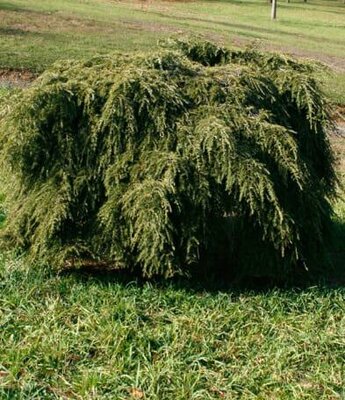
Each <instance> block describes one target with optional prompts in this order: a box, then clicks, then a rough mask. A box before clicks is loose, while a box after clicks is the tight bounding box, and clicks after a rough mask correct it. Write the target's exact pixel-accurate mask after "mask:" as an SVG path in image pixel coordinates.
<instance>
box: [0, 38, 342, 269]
mask: <svg viewBox="0 0 345 400" xmlns="http://www.w3.org/2000/svg"><path fill="white" fill-rule="evenodd" d="M312 69H313V68H312V67H311V66H310V65H309V64H307V63H301V62H297V61H295V60H293V59H291V58H287V57H284V56H280V55H272V54H264V53H259V52H256V51H253V50H245V51H232V50H228V49H223V48H218V47H216V46H215V45H213V44H211V43H208V42H205V43H204V42H197V41H177V42H174V45H172V46H170V47H165V48H162V49H161V50H158V51H157V52H156V53H151V54H135V55H132V54H131V55H128V54H123V55H121V54H118V55H112V56H104V57H95V58H93V59H91V60H89V61H86V62H85V61H83V62H64V63H60V64H56V65H54V66H53V67H52V68H51V69H50V70H48V71H47V72H45V73H44V74H43V75H42V76H41V77H40V78H39V79H38V80H37V81H36V82H35V83H34V85H33V86H32V87H30V88H29V89H27V90H25V92H23V93H22V94H21V95H20V96H16V97H14V98H13V99H12V101H11V103H10V106H9V110H10V111H8V110H7V112H6V113H3V117H2V119H1V159H2V160H1V161H2V164H3V165H2V170H3V171H4V172H5V178H6V179H5V180H6V185H5V192H6V200H7V205H6V208H7V209H8V218H7V223H6V227H5V229H4V230H3V233H2V237H3V241H4V240H7V241H9V242H10V243H12V244H13V245H16V246H20V247H21V248H24V249H26V250H27V252H28V254H29V255H30V257H32V259H33V260H38V259H39V260H42V259H43V260H45V261H47V262H50V263H52V264H53V265H54V266H57V267H60V268H61V267H66V266H79V265H87V264H88V263H95V264H98V265H104V266H111V267H115V268H129V269H136V270H139V271H140V273H141V274H142V275H144V276H147V277H150V276H153V275H164V276H172V275H174V274H177V273H186V272H188V271H189V270H190V269H191V268H195V266H200V265H206V264H207V265H209V266H210V267H211V268H214V267H215V266H216V265H221V266H222V268H224V269H227V270H231V271H236V272H237V273H238V272H239V273H241V272H243V271H246V273H248V271H249V273H255V274H260V273H264V274H271V273H275V274H278V275H280V276H283V275H285V274H286V273H287V272H289V271H290V272H291V271H296V268H301V269H303V268H308V267H310V266H312V265H313V259H314V258H315V257H317V256H318V254H319V250H321V249H322V244H323V238H324V231H325V229H326V226H327V222H328V220H329V216H330V213H331V207H330V203H329V201H330V199H331V197H332V196H333V195H334V186H335V181H336V178H335V173H334V170H333V166H332V163H333V156H332V152H331V149H330V146H329V142H328V139H327V136H326V128H327V124H328V121H329V118H328V113H327V109H326V105H325V101H324V98H323V95H322V93H321V92H320V89H319V87H318V85H317V83H316V82H315V80H314V79H313V77H312ZM262 268H263V269H264V272H262V271H261V270H260V269H262Z"/></svg>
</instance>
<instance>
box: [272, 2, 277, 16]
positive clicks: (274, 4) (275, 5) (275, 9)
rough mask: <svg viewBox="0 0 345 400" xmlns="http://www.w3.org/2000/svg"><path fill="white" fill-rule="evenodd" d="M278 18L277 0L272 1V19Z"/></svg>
mask: <svg viewBox="0 0 345 400" xmlns="http://www.w3.org/2000/svg"><path fill="white" fill-rule="evenodd" d="M276 18H277V0H272V11H271V19H276Z"/></svg>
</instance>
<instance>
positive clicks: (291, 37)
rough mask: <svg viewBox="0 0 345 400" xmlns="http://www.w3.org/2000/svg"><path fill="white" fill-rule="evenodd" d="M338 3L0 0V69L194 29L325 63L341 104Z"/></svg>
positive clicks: (343, 82)
mask: <svg viewBox="0 0 345 400" xmlns="http://www.w3.org/2000/svg"><path fill="white" fill-rule="evenodd" d="M344 30H345V5H344V4H343V2H342V1H341V0H310V1H309V2H308V3H304V2H303V1H299V0H295V1H293V2H291V3H289V4H288V3H279V10H278V20H277V21H275V22H272V21H271V20H270V6H269V4H268V3H267V1H266V0H246V1H238V0H229V1H224V0H223V1H222V0H212V1H190V2H182V1H177V2H168V1H165V2H162V1H155V0H152V1H151V2H150V1H148V0H143V1H142V2H140V1H139V2H138V1H115V0H112V1H111V0H84V1H81V0H54V1H53V0H7V1H0V68H16V69H18V68H27V69H31V70H35V71H42V70H43V69H44V68H46V67H47V66H48V65H50V64H51V63H52V62H54V61H55V60H57V59H61V58H82V57H89V56H91V55H94V54H99V53H108V52H112V51H114V50H122V51H128V50H138V49H150V48H152V47H154V46H156V45H157V41H158V40H159V39H162V38H165V37H167V36H169V35H173V34H177V33H184V34H201V35H204V36H206V37H208V38H210V39H213V40H216V41H218V42H221V43H224V44H226V45H230V44H231V45H234V46H245V45H253V44H254V45H255V46H257V47H259V48H262V49H268V50H278V51H285V52H289V53H293V54H295V55H297V56H299V57H307V58H312V59H316V60H319V61H322V62H325V63H327V64H329V65H331V66H332V67H333V69H334V70H333V73H332V74H330V75H326V74H323V76H322V78H323V79H324V80H325V88H326V90H327V92H328V94H329V95H330V96H331V97H332V99H333V100H334V102H337V103H344V104H345V40H344Z"/></svg>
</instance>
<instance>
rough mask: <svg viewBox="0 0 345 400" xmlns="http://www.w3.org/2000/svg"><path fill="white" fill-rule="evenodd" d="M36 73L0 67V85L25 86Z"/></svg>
mask: <svg viewBox="0 0 345 400" xmlns="http://www.w3.org/2000/svg"><path fill="white" fill-rule="evenodd" d="M36 77H37V74H35V73H33V72H31V71H28V70H11V69H10V70H9V69H0V86H10V87H11V86H12V87H13V86H15V87H26V86H28V85H29V84H30V83H31V82H32V81H33V80H34V79H35V78H36Z"/></svg>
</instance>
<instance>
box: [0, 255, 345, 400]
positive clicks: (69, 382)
mask: <svg viewBox="0 0 345 400" xmlns="http://www.w3.org/2000/svg"><path fill="white" fill-rule="evenodd" d="M0 277H1V283H0V285H1V292H0V321H1V322H0V323H1V329H0V348H1V352H0V398H1V399H11V400H13V399H30V400H33V399H157V400H164V399H167V400H171V399H181V400H182V399H185V400H190V399H202V400H205V399H240V398H241V399H298V400H300V399H313V400H315V399H327V400H329V399H343V398H344V396H345V389H344V382H345V371H344V363H345V353H344V346H345V289H344V288H341V289H340V288H338V289H322V288H310V289H307V290H303V291H294V290H288V291H283V290H272V291H268V292H262V293H258V292H250V291H242V292H240V291H216V292H207V291H205V290H201V289H200V290H198V289H196V288H193V287H188V286H187V287H186V286H181V285H176V284H175V285H174V284H165V285H162V284H158V283H156V284H150V283H138V282H136V281H133V282H131V281H129V280H125V279H121V278H116V276H112V277H111V276H107V277H103V278H101V277H99V276H98V277H97V276H87V275H82V274H75V275H65V276H57V275H54V274H51V273H49V272H45V271H44V270H42V269H40V268H39V267H37V268H28V267H27V266H26V265H24V264H23V263H22V262H21V261H20V260H17V259H15V258H13V257H12V258H10V259H9V260H5V259H4V258H2V259H1V261H0Z"/></svg>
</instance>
